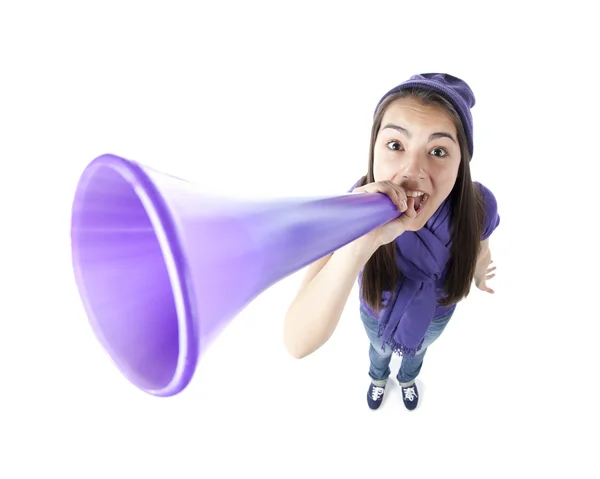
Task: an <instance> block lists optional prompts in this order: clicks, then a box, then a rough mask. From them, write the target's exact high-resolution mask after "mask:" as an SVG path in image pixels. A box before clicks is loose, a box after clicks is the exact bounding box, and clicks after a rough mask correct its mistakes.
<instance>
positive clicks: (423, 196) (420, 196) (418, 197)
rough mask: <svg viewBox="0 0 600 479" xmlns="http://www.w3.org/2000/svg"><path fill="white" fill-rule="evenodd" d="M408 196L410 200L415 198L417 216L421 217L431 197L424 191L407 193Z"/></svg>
mask: <svg viewBox="0 0 600 479" xmlns="http://www.w3.org/2000/svg"><path fill="white" fill-rule="evenodd" d="M406 196H408V197H409V198H413V200H414V207H415V211H416V213H417V216H418V215H419V213H421V211H423V208H425V205H426V204H427V201H428V200H429V195H428V194H427V193H424V192H422V191H407V192H406Z"/></svg>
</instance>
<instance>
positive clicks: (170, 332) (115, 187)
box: [71, 155, 400, 397]
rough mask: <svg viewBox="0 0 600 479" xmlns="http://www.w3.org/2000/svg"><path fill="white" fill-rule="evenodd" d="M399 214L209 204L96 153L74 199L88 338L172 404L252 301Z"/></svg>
mask: <svg viewBox="0 0 600 479" xmlns="http://www.w3.org/2000/svg"><path fill="white" fill-rule="evenodd" d="M399 215H400V213H399V212H398V210H397V209H396V207H395V206H394V205H393V203H392V201H391V200H390V199H389V198H388V197H387V196H386V195H383V194H370V193H363V194H353V193H345V194H341V195H335V196H320V197H310V198H285V199H278V200H264V199H263V200H243V199H236V200H233V199H225V198H220V197H217V196H211V195H207V194H203V193H202V192H201V191H199V188H198V187H195V186H194V185H193V184H191V183H190V182H187V181H185V180H182V179H179V178H175V177H173V176H170V175H167V174H165V173H161V172H158V171H156V170H154V169H152V168H148V167H146V166H143V165H141V164H139V163H137V162H134V161H130V160H126V159H124V158H120V157H118V156H114V155H103V156H99V157H98V158H96V159H94V160H93V161H92V162H91V163H90V164H89V165H88V166H87V167H86V168H85V170H84V171H83V173H82V175H81V177H80V179H79V183H78V185H77V189H76V192H75V198H74V203H73V210H72V223H71V241H72V245H71V246H72V260H73V268H74V274H75V280H76V284H77V287H78V290H79V293H80V296H81V299H82V302H83V305H84V308H85V310H86V313H87V316H88V319H89V321H90V324H91V327H92V328H93V331H94V333H95V335H96V337H97V338H98V340H99V341H100V343H101V345H102V346H103V347H104V348H105V349H106V351H107V352H108V354H109V355H110V357H111V358H112V360H113V362H114V363H115V364H116V366H117V368H118V369H119V370H120V371H121V373H122V374H123V375H124V376H125V378H126V379H127V380H128V381H130V382H131V383H132V384H133V385H134V386H136V387H137V388H139V389H141V390H142V391H145V392H146V393H148V394H152V395H155V396H162V397H166V396H173V395H175V394H178V393H180V392H181V391H182V390H183V389H185V388H186V387H187V386H188V384H189V382H190V380H191V379H192V376H193V374H194V371H195V369H196V366H197V363H198V360H199V359H200V357H201V356H202V354H203V353H204V351H206V349H207V348H208V347H209V346H210V344H211V343H212V342H213V341H214V340H215V339H216V338H217V336H218V335H219V333H220V332H221V331H222V330H223V328H224V327H225V326H226V325H227V324H228V323H229V322H230V321H231V320H232V319H233V318H234V317H235V316H236V315H237V314H239V313H240V312H241V311H242V310H243V309H244V308H245V307H246V306H247V305H248V304H249V303H250V302H251V301H252V300H253V299H254V298H256V297H257V296H258V295H259V294H261V293H262V292H263V291H265V290H266V289H268V288H269V287H270V286H272V285H273V284H275V283H276V282H278V281H280V280H282V279H283V278H285V277H287V276H289V275H290V274H292V273H294V272H296V271H298V270H300V269H301V268H303V267H305V266H307V265H309V264H310V263H312V262H313V261H316V260H317V259H319V258H321V257H323V256H325V255H327V254H329V253H332V252H334V251H335V250H337V249H339V248H341V247H342V246H344V245H346V244H348V243H350V242H352V241H354V240H355V239H357V238H359V237H361V236H362V235H364V234H366V233H368V232H369V231H372V230H373V229H374V228H376V227H378V226H381V225H383V224H385V223H387V222H388V221H391V220H392V219H394V218H396V217H398V216H399Z"/></svg>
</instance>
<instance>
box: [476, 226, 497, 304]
mask: <svg viewBox="0 0 600 479" xmlns="http://www.w3.org/2000/svg"><path fill="white" fill-rule="evenodd" d="M491 263H492V252H491V250H490V239H489V237H488V238H487V239H485V240H483V241H482V242H481V248H480V250H479V255H478V256H477V263H476V264H475V274H474V275H473V279H474V280H475V285H476V286H477V287H478V288H479V289H481V290H482V291H487V292H488V293H492V294H493V293H494V290H493V289H491V288H490V287H489V286H487V285H486V281H487V280H488V279H492V278H493V277H494V276H495V274H490V273H491V272H492V271H494V270H495V269H496V267H495V266H494V267H492V268H490V267H489V266H490V264H491Z"/></svg>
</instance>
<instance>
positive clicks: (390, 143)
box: [386, 140, 402, 151]
mask: <svg viewBox="0 0 600 479" xmlns="http://www.w3.org/2000/svg"><path fill="white" fill-rule="evenodd" d="M386 146H387V147H388V148H389V149H390V150H396V151H398V150H400V148H402V145H401V144H400V142H398V141H396V140H392V141H388V142H387V143H386Z"/></svg>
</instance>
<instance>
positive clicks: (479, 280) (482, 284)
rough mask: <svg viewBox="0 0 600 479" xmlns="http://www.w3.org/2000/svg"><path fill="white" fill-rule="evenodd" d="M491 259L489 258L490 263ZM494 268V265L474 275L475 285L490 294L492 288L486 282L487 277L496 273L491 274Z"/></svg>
mask: <svg viewBox="0 0 600 479" xmlns="http://www.w3.org/2000/svg"><path fill="white" fill-rule="evenodd" d="M493 262H494V261H493V260H490V263H489V264H490V265H491V264H492V263H493ZM495 269H496V267H495V266H492V267H489V268H488V269H487V270H486V271H485V274H482V275H478V274H476V275H475V286H477V287H478V288H479V289H480V290H481V291H485V292H486V293H490V294H494V292H495V291H494V290H493V289H492V288H490V287H489V286H488V285H487V284H486V282H487V281H488V280H489V279H492V278H493V277H494V276H496V274H492V271H494V270H495Z"/></svg>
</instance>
